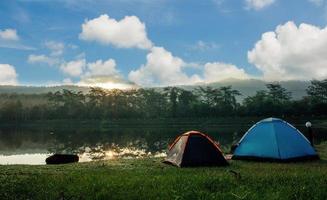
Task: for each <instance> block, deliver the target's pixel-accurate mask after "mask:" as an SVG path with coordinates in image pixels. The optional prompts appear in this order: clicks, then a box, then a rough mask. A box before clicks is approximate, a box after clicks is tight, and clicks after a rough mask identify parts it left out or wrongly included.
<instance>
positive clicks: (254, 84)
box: [0, 79, 310, 101]
mask: <svg viewBox="0 0 327 200" xmlns="http://www.w3.org/2000/svg"><path fill="white" fill-rule="evenodd" d="M268 83H270V82H265V81H262V80H258V79H248V80H238V79H227V80H224V81H220V82H214V83H208V84H204V83H202V84H196V85H183V86H178V87H181V88H184V89H187V90H192V89H194V88H196V87H198V86H211V87H214V88H219V87H222V86H232V88H233V89H236V90H238V91H240V92H241V94H242V96H240V97H238V101H242V100H243V99H244V98H245V97H247V96H252V95H254V94H255V93H256V91H258V90H265V89H266V84H268ZM278 83H280V84H281V85H282V86H283V87H284V88H286V89H287V90H288V91H289V92H291V93H292V97H293V99H300V98H302V97H303V96H306V89H307V88H308V86H309V85H310V82H309V81H280V82H278ZM62 89H67V90H73V91H82V92H83V93H87V92H88V91H89V90H90V88H89V87H81V86H69V85H65V86H49V87H36V86H0V94H1V93H9V94H12V93H17V94H45V93H48V92H56V91H59V90H62ZM156 89H158V90H161V89H162V88H156Z"/></svg>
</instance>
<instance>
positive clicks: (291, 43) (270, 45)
mask: <svg viewBox="0 0 327 200" xmlns="http://www.w3.org/2000/svg"><path fill="white" fill-rule="evenodd" d="M326 55H327V27H325V28H319V27H316V26H313V25H310V24H300V26H298V27H297V26H296V25H295V24H294V22H287V23H285V24H284V25H279V26H278V27H277V28H276V30H275V31H274V32H266V33H264V34H263V35H262V38H261V40H259V41H258V42H257V43H256V45H255V47H254V48H253V49H252V50H251V51H249V52H248V60H249V62H250V63H252V64H254V65H255V66H256V67H257V68H258V69H259V70H260V71H262V72H263V77H264V79H266V80H297V79H300V80H310V79H324V78H327V67H326V66H327V57H326Z"/></svg>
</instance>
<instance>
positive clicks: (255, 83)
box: [182, 79, 310, 101]
mask: <svg viewBox="0 0 327 200" xmlns="http://www.w3.org/2000/svg"><path fill="white" fill-rule="evenodd" d="M268 83H272V82H265V81H262V80H258V79H248V80H239V79H227V80H224V81H221V82H214V83H208V84H199V85H196V86H182V87H183V88H185V89H189V90H192V89H194V88H196V87H198V86H210V87H213V88H219V87H222V86H232V88H233V89H235V90H238V91H240V92H241V94H242V96H240V97H238V99H237V100H238V101H242V100H243V99H244V98H246V97H248V96H253V95H255V93H256V92H257V91H259V90H266V84H268ZM274 83H279V84H281V85H282V86H283V87H284V88H285V89H287V91H289V92H291V93H292V98H293V99H301V98H302V97H303V96H306V95H307V93H306V89H307V88H308V86H309V85H310V81H280V82H274Z"/></svg>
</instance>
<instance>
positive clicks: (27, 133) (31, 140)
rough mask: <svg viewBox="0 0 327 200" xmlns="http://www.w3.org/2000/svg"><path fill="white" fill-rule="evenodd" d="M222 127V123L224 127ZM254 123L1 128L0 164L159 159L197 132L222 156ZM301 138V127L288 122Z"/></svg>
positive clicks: (318, 131)
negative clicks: (65, 157) (54, 158)
mask: <svg viewBox="0 0 327 200" xmlns="http://www.w3.org/2000/svg"><path fill="white" fill-rule="evenodd" d="M226 121H227V122H226ZM254 122H256V120H243V121H233V120H225V122H219V121H218V122H217V121H215V120H203V121H199V122H193V121H192V122H175V121H170V122H165V121H162V122H158V123H151V124H147V122H145V121H137V122H135V121H134V122H129V121H126V122H115V123H109V122H108V123H107V122H106V123H102V122H101V123H100V122H70V121H68V122H65V123H57V122H52V123H50V122H49V123H39V124H37V123H34V124H27V125H23V126H7V127H0V164H45V158H46V157H47V156H48V155H51V154H54V153H65V154H70V153H74V154H78V155H79V156H80V161H82V162H88V161H92V160H103V159H104V160H108V159H117V158H126V159H129V158H143V157H149V156H152V157H163V156H165V152H166V150H167V147H168V144H170V143H171V142H172V141H173V140H174V139H175V137H176V136H178V135H180V134H182V133H184V132H186V131H189V130H199V131H201V132H204V133H207V134H209V135H210V136H211V137H213V138H214V139H215V140H216V141H219V143H220V144H221V146H222V147H223V150H225V151H227V150H228V149H229V147H230V145H231V144H232V143H235V142H237V141H238V140H239V139H240V138H241V137H242V135H243V134H244V133H245V132H246V131H247V130H248V129H249V128H250V127H251V126H252V125H253V124H254ZM291 123H292V124H294V125H295V126H296V127H297V128H298V129H300V130H301V131H302V132H303V133H304V134H305V133H306V129H305V127H304V123H305V121H304V120H303V121H293V122H292V121H291ZM314 131H315V135H316V143H320V141H323V140H327V135H326V134H325V133H326V132H327V128H326V127H317V126H316V127H315V126H314Z"/></svg>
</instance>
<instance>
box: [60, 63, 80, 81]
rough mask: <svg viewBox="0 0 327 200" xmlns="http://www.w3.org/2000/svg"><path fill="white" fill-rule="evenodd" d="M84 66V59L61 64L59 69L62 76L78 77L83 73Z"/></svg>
mask: <svg viewBox="0 0 327 200" xmlns="http://www.w3.org/2000/svg"><path fill="white" fill-rule="evenodd" d="M85 66H86V61H85V59H79V60H73V61H70V62H65V63H63V64H61V66H60V69H61V71H62V72H63V73H64V74H66V75H68V76H71V77H80V76H81V75H82V74H83V72H84V69H85Z"/></svg>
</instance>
